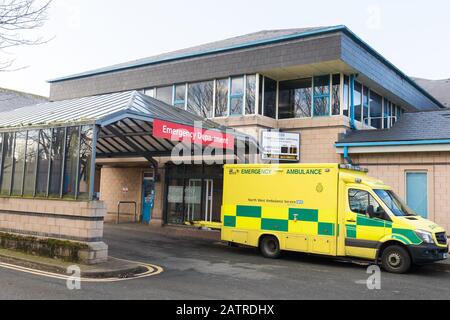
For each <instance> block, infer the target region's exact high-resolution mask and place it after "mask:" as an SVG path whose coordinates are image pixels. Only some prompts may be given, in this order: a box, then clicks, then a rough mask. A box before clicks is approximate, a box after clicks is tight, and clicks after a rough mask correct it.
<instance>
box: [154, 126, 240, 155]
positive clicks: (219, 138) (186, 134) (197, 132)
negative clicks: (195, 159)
mask: <svg viewBox="0 0 450 320" xmlns="http://www.w3.org/2000/svg"><path fill="white" fill-rule="evenodd" d="M153 136H155V137H156V138H161V139H167V140H171V141H183V142H186V143H193V144H197V145H202V146H209V147H213V148H222V149H232V150H234V135H232V134H226V133H222V132H218V131H214V130H206V129H202V128H195V127H191V126H186V125H182V124H178V123H173V122H168V121H162V120H158V119H155V121H154V122H153Z"/></svg>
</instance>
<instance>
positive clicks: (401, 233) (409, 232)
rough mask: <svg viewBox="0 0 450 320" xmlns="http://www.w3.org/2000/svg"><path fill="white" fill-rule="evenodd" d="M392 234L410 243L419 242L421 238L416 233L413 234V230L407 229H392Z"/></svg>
mask: <svg viewBox="0 0 450 320" xmlns="http://www.w3.org/2000/svg"><path fill="white" fill-rule="evenodd" d="M392 234H393V235H399V236H402V237H405V238H406V239H408V240H409V241H410V242H411V243H412V244H421V243H422V239H420V238H419V236H418V235H416V234H415V232H414V231H412V230H408V229H395V228H394V229H392Z"/></svg>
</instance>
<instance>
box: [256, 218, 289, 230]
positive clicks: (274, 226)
mask: <svg viewBox="0 0 450 320" xmlns="http://www.w3.org/2000/svg"><path fill="white" fill-rule="evenodd" d="M261 229H262V230H268V231H282V232H288V231H289V221H288V220H277V219H262V220H261Z"/></svg>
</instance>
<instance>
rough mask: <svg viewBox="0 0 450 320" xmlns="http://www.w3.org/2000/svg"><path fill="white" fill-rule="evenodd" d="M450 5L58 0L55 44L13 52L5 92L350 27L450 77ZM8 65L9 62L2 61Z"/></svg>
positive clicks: (412, 64)
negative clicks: (275, 34)
mask: <svg viewBox="0 0 450 320" xmlns="http://www.w3.org/2000/svg"><path fill="white" fill-rule="evenodd" d="M449 12H450V1H448V0H429V1H423V0H378V1H375V0H374V1H372V0H367V1H364V0H341V1H333V0H316V1H312V0H277V1H273V0H227V1H215V0H190V1H186V0H127V1H124V0H54V1H53V6H52V8H51V10H50V12H49V18H50V20H49V21H48V22H47V24H46V26H45V27H44V28H43V29H42V30H41V31H40V32H41V34H43V35H46V36H48V37H55V38H54V40H52V41H51V42H50V43H48V44H45V45H41V46H38V47H26V48H20V49H16V50H11V52H9V53H10V54H11V56H13V57H16V59H17V60H16V65H15V66H16V67H25V66H26V68H25V69H22V70H20V71H16V72H1V73H0V87H5V88H10V89H16V90H22V91H27V92H32V93H37V94H41V95H46V96H47V95H48V92H49V85H48V84H47V83H46V80H48V79H52V78H56V77H59V76H64V75H70V74H73V73H79V72H82V71H86V70H90V69H94V68H98V67H103V66H108V65H111V64H115V63H120V62H125V61H128V60H133V59H137V58H143V57H148V56H152V55H155V54H158V53H163V52H168V51H173V50H176V49H181V48H185V47H189V46H193V45H197V44H202V43H207V42H211V41H216V40H221V39H225V38H229V37H233V36H237V35H241V34H246V33H251V32H255V31H260V30H266V29H285V28H299V27H310V26H329V25H340V24H344V25H347V26H348V27H349V28H350V29H351V30H352V31H353V32H355V33H356V34H357V35H358V36H360V37H361V38H362V39H363V40H365V41H366V42H368V43H369V44H370V45H371V46H372V47H373V48H375V49H376V50H377V51H379V52H380V53H381V54H382V55H384V57H386V58H387V59H388V60H390V61H391V62H392V63H394V64H395V65H396V66H397V67H399V68H400V69H401V70H402V71H404V72H405V73H407V74H408V75H411V76H417V77H424V78H430V79H444V78H450V59H449V57H450V41H449V34H450V18H449ZM0 57H1V58H4V56H0Z"/></svg>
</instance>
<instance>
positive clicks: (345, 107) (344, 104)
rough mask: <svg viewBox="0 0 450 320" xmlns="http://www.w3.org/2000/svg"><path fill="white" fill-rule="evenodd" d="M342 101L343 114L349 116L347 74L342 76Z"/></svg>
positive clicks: (348, 79) (348, 82) (348, 80)
mask: <svg viewBox="0 0 450 320" xmlns="http://www.w3.org/2000/svg"><path fill="white" fill-rule="evenodd" d="M342 98H343V100H344V101H342V109H343V114H344V116H346V117H349V116H350V112H349V109H350V78H349V77H348V76H344V96H343V97H342Z"/></svg>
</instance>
